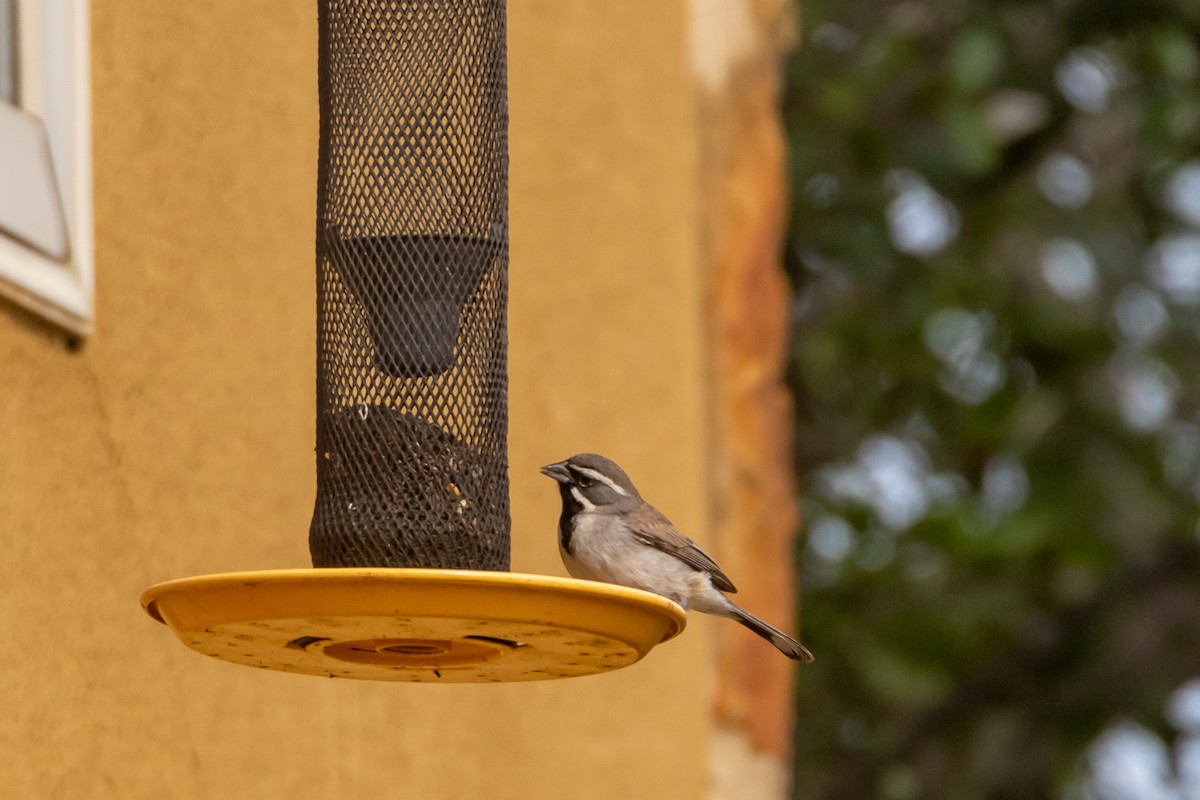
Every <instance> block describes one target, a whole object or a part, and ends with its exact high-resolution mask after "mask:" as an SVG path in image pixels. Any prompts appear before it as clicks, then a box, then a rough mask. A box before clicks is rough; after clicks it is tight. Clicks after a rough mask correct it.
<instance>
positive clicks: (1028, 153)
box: [785, 0, 1200, 800]
mask: <svg viewBox="0 0 1200 800" xmlns="http://www.w3.org/2000/svg"><path fill="white" fill-rule="evenodd" d="M803 27H804V30H805V36H804V43H803V45H802V46H801V47H800V48H798V50H797V52H796V54H795V56H794V57H793V59H792V62H791V64H790V70H789V76H790V79H789V86H788V89H787V93H786V100H785V114H786V117H787V120H788V126H789V136H790V140H791V154H792V184H793V211H792V220H791V226H790V232H789V241H788V243H787V263H788V265H789V270H790V273H791V276H792V279H793V281H794V284H795V308H794V348H793V353H792V363H791V378H792V383H793V388H794V390H795V393H796V396H797V417H798V428H797V430H798V447H797V451H798V469H799V472H800V475H801V478H802V482H803V484H804V486H805V504H806V536H805V537H804V542H805V543H806V545H805V549H804V552H803V553H802V554H801V562H802V570H803V573H802V574H803V587H804V614H803V618H802V619H803V625H804V636H805V640H806V641H807V642H809V643H810V644H811V646H812V647H813V650H814V652H816V654H817V659H818V661H817V664H816V665H815V667H814V668H813V669H811V670H807V671H804V672H802V674H801V677H800V683H799V691H798V699H797V702H798V709H797V719H798V729H797V734H796V787H797V788H796V792H797V797H826V798H856V799H857V798H867V797H884V798H895V799H896V800H903V798H909V797H939V798H940V797H945V798H951V797H963V798H970V797H997V798H1024V797H1048V796H1057V795H1070V794H1071V793H1084V794H1086V795H1087V796H1089V797H1096V798H1108V797H1117V796H1118V795H1117V794H1115V792H1117V791H1119V790H1121V787H1120V786H1118V785H1117V783H1114V781H1117V782H1118V783H1119V779H1114V778H1113V777H1112V775H1111V774H1108V773H1105V772H1104V770H1103V769H1101V768H1099V767H1101V766H1102V765H1098V764H1097V760H1098V759H1101V760H1102V759H1103V758H1105V757H1106V756H1105V755H1104V754H1105V753H1107V752H1108V751H1106V750H1103V748H1102V747H1101V745H1103V744H1104V743H1105V742H1111V741H1112V740H1111V737H1110V738H1109V739H1101V740H1100V744H1093V743H1095V742H1097V737H1100V736H1101V734H1102V733H1103V732H1104V731H1105V730H1106V729H1108V730H1109V731H1110V733H1111V732H1112V731H1114V730H1117V731H1119V730H1124V729H1125V728H1121V727H1120V724H1121V720H1132V721H1136V723H1137V724H1138V725H1139V726H1141V727H1139V728H1137V729H1134V730H1136V731H1142V728H1145V729H1146V730H1148V731H1152V732H1153V733H1154V734H1155V735H1156V736H1158V737H1161V740H1162V741H1164V742H1165V743H1166V746H1174V747H1175V749H1176V751H1178V752H1183V751H1184V750H1186V749H1188V748H1192V749H1194V750H1196V751H1198V752H1200V744H1196V742H1197V741H1200V740H1197V739H1195V738H1194V736H1192V737H1189V735H1188V729H1189V726H1192V725H1193V724H1194V723H1195V722H1196V720H1194V719H1191V718H1190V717H1188V718H1187V719H1186V720H1184V721H1182V722H1181V721H1180V720H1181V719H1182V718H1181V717H1179V715H1175V716H1171V715H1169V714H1168V712H1167V710H1166V709H1167V704H1168V700H1169V698H1170V697H1171V696H1172V692H1174V691H1176V690H1177V688H1178V687H1180V686H1181V685H1182V684H1183V683H1184V682H1185V681H1187V680H1188V679H1191V678H1195V677H1197V676H1200V536H1198V533H1197V532H1198V530H1200V528H1198V526H1197V523H1198V521H1200V513H1198V508H1197V500H1198V499H1200V416H1198V412H1200V407H1198V406H1200V394H1198V393H1197V388H1198V386H1200V48H1198V42H1200V4H1197V3H1196V2H1184V3H1165V2H1161V3H1141V4H1135V3H1125V2H1118V0H1102V1H1099V2H1090V3H1083V2H1066V3H1033V2H993V3H982V2H976V3H968V2H961V1H960V2H953V1H952V0H930V2H919V1H918V0H909V1H908V2H899V3H880V2H865V1H864V0H841V1H837V0H811V1H810V2H808V3H805V4H804V5H803ZM1189 696H1190V695H1189ZM1185 716H1186V715H1185ZM1187 720H1191V721H1190V722H1189V721H1187ZM1114 725H1115V726H1118V727H1115V728H1114V727H1112V726H1114ZM1191 733H1192V734H1194V735H1195V736H1200V731H1196V730H1194V729H1192V731H1191ZM1143 738H1145V737H1143ZM1154 741H1158V740H1157V739H1155V740H1154ZM1090 745H1091V749H1090V750H1089V746H1090ZM1088 754H1090V756H1089V755H1088ZM1176 767H1177V768H1178V765H1176ZM1106 775H1107V776H1108V777H1105V776H1106ZM1197 779H1198V780H1200V775H1198V776H1197ZM1172 781H1175V782H1176V784H1178V783H1179V782H1180V781H1181V779H1180V778H1179V777H1178V776H1175V775H1168V776H1167V777H1166V778H1164V785H1167V784H1170V783H1171V782H1172ZM1192 791H1194V792H1197V793H1200V788H1198V789H1194V790H1192ZM1120 796H1125V795H1120ZM1145 796H1147V797H1157V796H1166V795H1153V794H1151V795H1145ZM1190 796H1197V795H1190Z"/></svg>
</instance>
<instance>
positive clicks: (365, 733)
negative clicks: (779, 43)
mask: <svg viewBox="0 0 1200 800" xmlns="http://www.w3.org/2000/svg"><path fill="white" fill-rule="evenodd" d="M314 5H315V4H314V3H313V2H311V0H303V1H301V2H297V0H255V2H245V1H244V0H206V2H202V3H176V2H162V0H96V2H94V3H93V9H92V14H93V23H92V32H93V35H92V44H93V77H94V80H93V85H94V125H95V134H94V135H95V165H96V166H95V195H96V200H95V203H96V248H97V252H96V255H97V285H98V306H97V326H96V334H95V336H94V338H93V339H92V340H91V341H90V342H88V343H87V344H86V346H85V347H84V348H83V349H82V351H80V352H76V353H72V352H68V351H67V350H66V349H65V348H64V346H63V345H62V342H61V341H60V340H59V339H58V338H57V337H56V336H55V335H53V334H52V333H51V332H48V331H46V330H45V329H43V328H40V327H39V326H37V325H33V324H30V322H29V321H28V320H27V319H25V318H23V317H21V316H20V315H18V314H16V313H13V312H12V311H11V310H8V309H7V308H5V309H3V310H0V430H2V431H3V439H2V441H3V447H2V448H0V537H2V541H3V543H4V557H3V558H2V559H0V620H3V625H4V631H5V642H4V647H3V648H2V649H0V701H2V706H3V708H4V714H3V715H0V776H3V786H4V789H3V794H4V795H5V796H10V797H22V798H26V797H28V798H41V797H68V798H73V797H87V798H98V797H99V798H102V797H120V798H141V797H154V798H160V797H185V798H203V797H250V796H259V797H287V796H292V797H362V796H374V797H404V798H416V797H431V798H472V797H485V796H486V797H496V798H510V797H511V798H560V797H561V798H565V797H571V798H593V797H594V798H605V800H611V798H613V797H629V798H664V799H669V798H697V797H703V796H704V795H705V792H706V783H707V777H706V775H707V771H708V770H707V766H706V759H707V750H706V748H707V743H708V742H707V739H708V735H709V725H710V714H709V711H710V708H709V706H710V703H711V695H712V683H713V680H714V678H713V658H712V655H711V649H712V648H711V641H710V634H711V627H710V623H709V622H708V621H707V620H693V622H692V625H691V627H690V628H689V630H688V632H687V634H686V635H685V636H684V637H682V638H681V639H680V640H677V641H676V642H674V643H672V644H670V645H667V646H664V647H662V648H660V649H659V650H657V651H655V652H654V653H653V654H651V656H650V657H649V658H648V659H647V660H646V661H644V662H643V663H642V664H640V665H637V666H635V667H633V668H630V669H627V670H623V671H620V672H618V673H614V674H611V675H606V676H599V677H592V678H584V679H578V680H573V681H565V682H551V683H545V684H524V685H509V686H499V687H490V686H489V687H480V686H461V687H430V686H425V685H403V684H372V683H357V682H350V681H331V680H319V679H315V678H310V677H302V676H292V675H285V674H275V673H266V672H260V671H255V670H249V669H245V668H242V667H235V666H230V665H227V664H223V663H220V662H218V661H215V660H209V659H204V658H201V657H200V656H197V655H194V654H193V653H191V652H189V651H188V650H186V649H185V648H183V647H182V646H180V645H179V644H178V643H177V642H176V641H175V640H174V638H173V637H172V636H171V635H170V634H169V632H168V631H167V630H166V629H165V628H163V627H162V626H160V625H158V624H156V623H154V622H152V621H151V620H150V619H149V618H148V617H146V616H145V615H144V614H142V612H141V610H140V609H139V608H138V604H137V597H138V595H139V593H140V592H141V590H142V589H144V588H145V587H146V586H148V585H150V584H152V583H155V582H158V581H161V580H164V579H169V578H174V577H182V576H187V575H193V574H199V573H204V572H213V571H224V570H234V569H257V568H270V567H295V566H304V565H306V564H307V549H306V536H307V528H308V521H309V516H310V514H311V510H312V499H313V473H314V469H313V455H312V446H313V370H314V355H313V336H314V333H313V330H314V322H313V309H314V297H313V253H312V251H313V245H312V243H313V212H314V201H313V195H314V184H315V163H314V161H315V154H316V138H315V137H316V99H315V97H314V91H315V69H316V67H315V51H316V29H315V8H314ZM686 5H687V4H686V3H684V2H682V0H678V1H676V0H672V1H671V2H667V0H656V1H655V2H650V3H648V2H645V0H604V2H595V1H594V0H587V1H585V0H512V2H511V3H510V38H509V43H510V64H511V66H510V74H511V78H510V81H511V85H510V91H511V111H512V127H511V135H512V198H513V205H512V231H511V233H512V285H511V294H512V304H511V342H512V348H511V388H512V391H511V397H510V405H511V409H512V418H511V464H512V496H513V519H514V541H513V566H514V569H516V570H524V571H536V572H548V573H552V574H563V572H562V567H561V565H560V564H559V562H558V556H557V552H556V550H555V545H554V534H553V528H554V521H555V518H556V515H557V507H556V506H557V499H556V496H555V493H554V491H553V490H552V487H551V486H549V485H548V482H547V481H546V479H545V478H542V477H541V476H539V475H538V474H537V472H536V467H537V466H538V465H539V464H542V463H545V462H547V461H549V460H552V459H557V458H561V457H563V456H565V455H567V454H569V453H570V452H573V451H577V450H584V449H592V450H599V451H602V452H605V453H608V454H610V455H612V456H613V457H615V458H617V459H618V460H619V461H621V462H622V463H624V464H625V465H626V466H627V467H628V469H629V470H630V472H631V473H632V474H633V475H634V476H635V478H636V479H637V480H638V481H639V483H640V485H641V486H642V487H643V489H644V490H645V491H646V493H647V494H649V495H650V496H652V497H654V498H655V499H656V501H657V502H658V504H659V505H661V506H662V507H663V508H664V509H665V510H667V511H668V513H669V514H670V515H671V516H672V517H673V518H675V520H676V522H678V523H680V524H681V525H682V526H684V527H685V528H687V529H688V530H689V531H690V532H692V533H693V534H694V535H696V536H697V537H699V538H701V539H703V538H704V536H705V525H706V516H705V515H706V511H705V509H706V504H705V498H704V486H705V476H704V473H703V469H702V463H703V455H704V452H705V447H706V442H705V434H704V430H705V421H704V420H705V408H704V402H705V400H704V398H705V393H704V390H703V383H704V376H703V358H702V356H703V353H702V336H701V330H702V321H701V319H700V317H701V312H700V309H701V295H702V292H703V285H702V281H703V276H702V274H701V273H702V270H701V269H700V268H699V254H698V247H699V242H700V235H699V231H698V218H699V214H698V213H697V204H698V202H699V199H698V189H697V175H696V172H697V171H696V165H695V159H696V155H695V154H696V149H697V148H696V144H695V137H694V130H693V128H694V119H693V116H692V108H691V105H690V102H691V101H690V100H689V92H688V87H689V77H688V75H687V74H686V71H687V69H688V67H687V63H688V59H687V42H686V36H687V29H688V28H687V20H686V14H687V9H686Z"/></svg>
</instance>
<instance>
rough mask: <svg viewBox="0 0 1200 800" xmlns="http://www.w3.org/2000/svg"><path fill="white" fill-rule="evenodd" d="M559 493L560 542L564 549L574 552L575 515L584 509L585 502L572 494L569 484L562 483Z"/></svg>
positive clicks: (559, 486)
mask: <svg viewBox="0 0 1200 800" xmlns="http://www.w3.org/2000/svg"><path fill="white" fill-rule="evenodd" d="M558 493H559V494H561V495H562V514H560V515H559V517H558V543H559V544H560V545H561V546H562V549H563V550H566V551H567V552H568V553H571V554H574V553H575V551H574V550H572V549H571V536H572V535H574V533H575V515H576V514H578V513H579V512H580V511H583V503H580V502H579V501H578V500H576V499H575V495H573V494H571V487H570V486H569V485H568V484H565V483H560V484H559V485H558Z"/></svg>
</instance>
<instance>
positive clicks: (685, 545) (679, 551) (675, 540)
mask: <svg viewBox="0 0 1200 800" xmlns="http://www.w3.org/2000/svg"><path fill="white" fill-rule="evenodd" d="M629 530H630V532H631V533H632V534H633V535H634V538H636V539H637V540H638V541H639V542H641V543H643V544H647V545H649V546H651V547H653V548H655V549H658V550H661V551H663V552H664V553H668V554H670V555H673V556H675V557H676V558H678V559H679V560H680V561H682V562H683V563H685V564H687V565H688V566H690V567H694V568H695V569H698V570H701V571H702V572H707V573H708V574H709V575H711V576H712V582H713V586H715V587H717V588H718V589H720V590H721V591H723V592H730V593H731V594H736V593H737V587H736V586H734V585H733V581H731V580H729V577H728V576H727V575H726V574H725V573H724V572H722V571H721V568H720V567H718V566H717V562H715V561H713V560H712V558H711V557H710V556H709V555H708V553H705V552H704V551H703V550H701V549H700V548H699V547H697V546H696V543H695V542H693V541H692V540H691V539H689V538H688V537H686V536H684V535H683V534H682V533H680V532H679V529H678V528H676V527H675V526H674V525H672V524H671V520H669V519H667V518H666V517H665V516H664V515H663V513H662V512H661V511H659V510H658V509H656V508H653V507H652V506H649V505H647V506H643V507H642V508H640V509H638V510H637V511H635V512H634V513H633V515H632V518H631V519H630V520H629Z"/></svg>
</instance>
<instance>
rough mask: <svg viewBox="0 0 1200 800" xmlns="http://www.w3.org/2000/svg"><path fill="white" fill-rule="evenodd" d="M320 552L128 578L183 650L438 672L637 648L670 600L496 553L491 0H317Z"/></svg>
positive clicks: (574, 671) (600, 663)
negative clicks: (246, 565)
mask: <svg viewBox="0 0 1200 800" xmlns="http://www.w3.org/2000/svg"><path fill="white" fill-rule="evenodd" d="M318 5H319V14H318V19H319V47H320V53H319V58H318V88H319V92H320V114H321V116H320V140H319V141H320V144H319V155H318V178H317V246H316V261H317V393H316V396H317V426H316V428H317V433H316V439H317V446H316V461H317V496H316V503H315V508H314V511H313V518H312V525H311V528H310V530H309V549H310V552H311V554H312V560H313V566H314V569H311V570H307V569H305V570H268V571H260V572H243V573H229V574H221V575H206V576H201V577H195V578H186V579H183V580H177V581H171V582H168V583H164V584H159V585H157V586H154V587H152V588H150V589H148V590H147V591H146V592H145V593H144V594H143V596H142V605H143V607H144V608H145V609H146V611H147V612H148V613H149V614H150V615H151V616H152V617H153V618H155V619H157V620H159V621H160V622H164V623H166V624H167V625H168V626H169V627H170V628H171V629H172V630H173V631H174V632H175V633H176V635H178V637H179V638H180V639H181V640H182V641H183V642H184V644H186V645H188V646H189V647H191V648H193V649H195V650H197V651H199V652H201V653H204V654H206V655H210V656H215V657H217V658H221V659H225V660H228V661H233V662H237V663H242V664H247V665H251V666H256V667H262V668H267V669H278V670H285V671H291V672H302V673H309V674H315V675H326V676H332V677H347V678H366V679H375V680H408V681H433V682H467V681H475V682H478V681H508V680H536V679H545V678H555V677H569V676H574V675H584V674H589V673H594V672H600V671H604V670H609V669H614V668H617V667H621V666H625V665H628V664H631V663H633V662H635V661H637V660H638V659H640V658H641V657H642V656H643V655H645V654H646V652H648V651H649V650H650V648H651V647H653V646H654V645H655V644H657V643H659V642H660V641H663V640H665V639H668V638H671V637H672V636H675V635H676V634H678V633H679V632H680V631H681V630H682V629H683V626H684V624H685V623H684V614H683V611H682V609H680V608H679V607H678V606H677V605H675V604H674V603H671V602H670V601H668V600H665V599H663V598H661V597H658V596H656V595H653V594H649V593H647V592H642V591H639V590H635V589H627V588H623V587H618V586H611V585H607V584H599V583H593V582H589V581H578V580H572V579H566V578H550V577H545V576H535V575H515V574H511V573H508V572H506V570H507V569H508V566H509V546H510V519H509V500H508V496H509V493H508V458H507V445H506V435H507V373H506V349H507V333H506V307H507V286H508V283H507V270H508V105H507V87H506V55H505V36H506V30H505V29H506V25H505V2H504V0H319V2H318Z"/></svg>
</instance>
